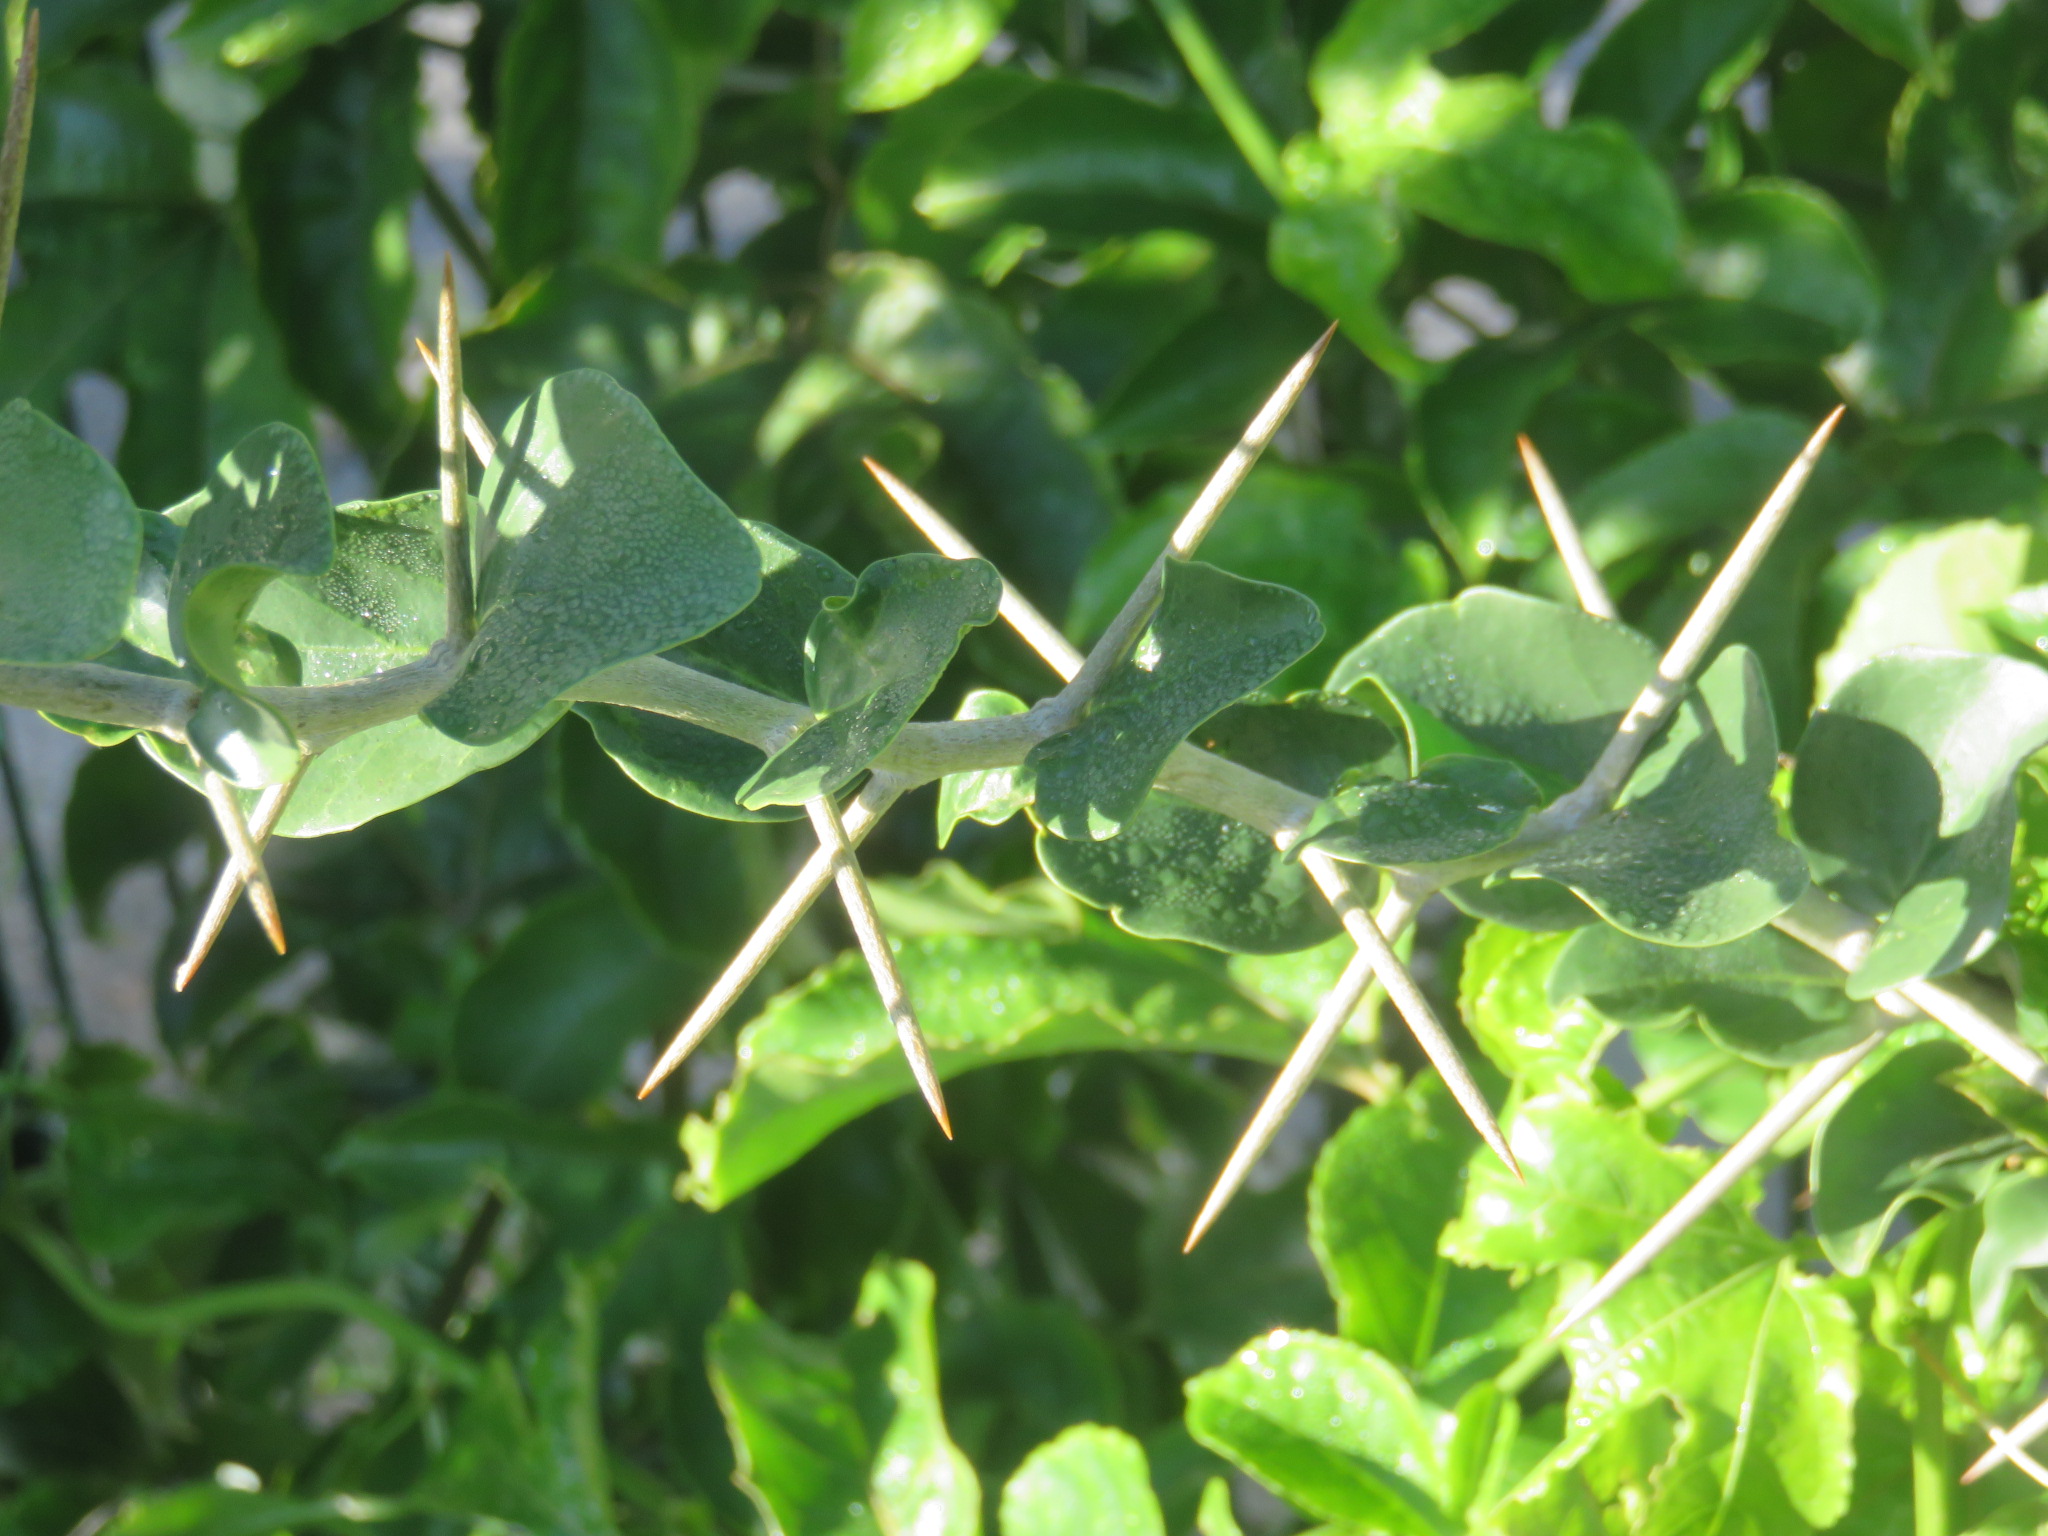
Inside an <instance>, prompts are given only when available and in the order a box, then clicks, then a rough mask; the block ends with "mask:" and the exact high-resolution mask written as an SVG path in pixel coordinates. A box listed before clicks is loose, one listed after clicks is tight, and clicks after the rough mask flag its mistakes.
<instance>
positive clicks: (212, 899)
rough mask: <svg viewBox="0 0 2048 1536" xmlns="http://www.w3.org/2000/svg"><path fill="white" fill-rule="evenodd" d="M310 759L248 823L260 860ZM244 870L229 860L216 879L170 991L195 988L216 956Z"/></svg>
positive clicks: (275, 788) (270, 792)
mask: <svg viewBox="0 0 2048 1536" xmlns="http://www.w3.org/2000/svg"><path fill="white" fill-rule="evenodd" d="M310 762H312V759H311V758H310V757H307V758H303V759H301V760H300V763H299V767H298V771H297V772H295V773H294V774H293V775H292V776H291V777H290V778H289V779H287V780H285V781H284V783H282V784H273V785H271V786H270V787H269V788H268V789H266V790H264V791H263V793H262V795H261V796H260V797H259V798H258V799H257V801H256V814H255V816H254V817H253V818H252V819H251V821H250V823H249V840H250V843H251V845H252V846H253V847H254V848H255V850H256V853H257V856H258V857H259V858H260V857H261V856H262V853H263V850H264V848H265V846H266V845H268V843H269V842H270V834H271V833H272V832H275V831H276V830H277V824H278V823H279V822H280V821H282V820H283V819H284V809H285V806H286V804H287V803H288V802H289V801H290V800H291V797H292V791H293V790H295V789H297V788H298V787H299V780H300V779H302V778H304V777H305V774H306V766H307V764H309V763H310ZM243 884H244V881H243V879H242V866H241V864H240V863H238V862H237V861H236V860H235V859H233V858H230V859H229V860H228V861H227V862H226V863H225V864H223V865H222V866H221V870H220V873H219V875H217V876H216V877H215V878H214V882H213V893H212V894H211V895H210V896H208V897H207V900H206V910H205V911H204V912H203V913H201V914H200V917H199V925H198V926H197V927H196V928H194V929H193V931H192V942H191V944H190V945H189V946H187V948H186V950H185V958H184V959H183V960H181V961H179V962H178V969H177V970H176V972H175V973H173V975H172V977H171V990H172V991H174V992H182V991H184V990H185V989H186V988H187V987H189V986H190V985H191V984H192V978H193V977H194V976H196V975H198V974H199V967H200V966H201V965H203V964H205V963H206V957H207V956H208V955H209V954H211V953H212V952H213V946H214V943H215V941H216V940H218V939H219V938H220V931H221V929H222V928H223V927H225V926H226V924H227V920H228V914H229V913H231V912H233V911H234V909H235V899H236V898H237V897H238V896H240V895H241V894H242V886H243Z"/></svg>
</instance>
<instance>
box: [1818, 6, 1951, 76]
mask: <svg viewBox="0 0 2048 1536" xmlns="http://www.w3.org/2000/svg"><path fill="white" fill-rule="evenodd" d="M1815 4H1816V5H1818V7H1819V8H1820V9H1821V10H1822V11H1824V12H1826V13H1827V15H1828V16H1830V17H1832V18H1833V19H1834V21H1835V23H1836V24H1837V25H1838V26H1840V27H1841V28H1842V30H1843V31H1845V32H1848V33H1850V34H1852V35H1853V36H1854V37H1855V38H1856V39H1857V40H1858V41H1859V42H1861V43H1862V44H1863V45H1864V46H1865V47H1866V48H1869V49H1871V50H1873V51H1874V52H1877V53H1881V54H1883V55H1884V56H1885V57H1886V58H1888V59H1896V60H1897V61H1898V62H1899V63H1901V64H1903V65H1905V66H1906V67H1907V68H1908V69H1917V68H1919V67H1920V66H1921V65H1922V64H1925V63H1926V62H1927V57H1928V55H1929V54H1930V53H1931V52H1932V51H1933V48H1934V44H1933V41H1932V39H1931V38H1930V37H1929V35H1928V28H1927V20H1928V12H1929V10H1931V9H1932V6H1931V5H1930V3H1929V0H1815Z"/></svg>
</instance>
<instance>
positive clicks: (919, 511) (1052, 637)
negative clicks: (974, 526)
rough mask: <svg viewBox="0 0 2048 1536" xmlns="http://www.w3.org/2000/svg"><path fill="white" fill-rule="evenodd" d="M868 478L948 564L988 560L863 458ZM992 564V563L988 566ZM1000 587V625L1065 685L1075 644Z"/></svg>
mask: <svg viewBox="0 0 2048 1536" xmlns="http://www.w3.org/2000/svg"><path fill="white" fill-rule="evenodd" d="M861 463H863V464H865V465H866V466H867V471H868V473H869V474H871V475H873V476H874V477H875V482H876V483H877V484H878V485H880V486H881V487H882V489H883V491H884V492H886V493H887V495H888V497H889V499H890V500H891V501H893V502H895V503H896V507H897V510H898V511H900V512H902V514H903V515H904V516H905V517H907V518H909V519H910V521H911V523H912V525H913V526H914V527H915V528H916V529H917V531H918V532H919V533H921V534H923V535H924V536H925V538H926V539H927V540H929V541H930V543H931V546H932V548H934V549H936V550H937V551H938V552H939V553H940V554H942V555H944V556H945V557H946V558H947V559H949V560H986V559H987V558H988V557H987V556H986V555H984V554H982V552H981V551H980V550H978V549H976V548H975V547H974V546H973V544H971V543H969V542H968V540H967V537H966V535H965V534H963V533H961V532H960V530H959V529H957V528H955V527H954V526H953V525H952V524H951V523H949V522H947V521H946V519H945V518H944V517H943V516H942V515H941V514H940V512H939V510H938V508H936V507H934V506H933V505H932V504H931V503H930V502H928V501H926V500H925V499H924V498H923V497H922V496H920V495H918V494H917V492H916V491H913V490H912V489H911V488H910V487H909V486H907V485H905V484H904V483H903V482H902V481H901V480H899V479H897V478H896V476H894V475H892V474H890V473H889V471H888V470H886V469H884V468H883V467H882V466H881V465H880V464H877V463H876V462H875V461H874V460H873V459H871V458H865V457H864V458H862V459H861ZM990 563H991V564H993V563H994V562H992V561H991V562H990ZM996 574H997V575H998V576H999V577H1001V579H1002V583H1003V601H1002V608H1001V610H1000V611H1001V613H1002V617H1003V622H1005V623H1006V624H1008V625H1009V626H1010V628H1012V629H1013V630H1015V631H1016V632H1017V634H1018V635H1019V636H1020V637H1021V638H1022V639H1023V641H1024V643H1025V644H1026V645H1028V646H1030V647H1031V649H1032V650H1034V651H1036V652H1037V653H1038V654H1039V656H1040V658H1042V659H1043V660H1044V662H1045V664H1046V665H1047V666H1049V667H1051V668H1052V669H1053V671H1054V672H1056V673H1058V674H1059V677H1060V681H1062V682H1066V681H1067V680H1069V679H1071V678H1072V677H1073V675H1074V674H1075V673H1076V672H1079V671H1080V670H1081V653H1080V651H1079V650H1077V649H1076V648H1075V646H1074V642H1073V641H1071V640H1069V639H1068V638H1067V637H1066V636H1065V635H1063V634H1061V633H1060V628H1059V626H1058V625H1057V624H1055V623H1053V621H1052V620H1051V619H1048V618H1047V617H1046V616H1045V615H1044V614H1042V613H1040V612H1039V611H1038V609H1037V608H1036V607H1035V606H1033V604H1032V602H1031V600H1030V599H1029V598H1027V597H1025V596H1024V594H1023V593H1021V592H1019V591H1018V590H1017V589H1016V588H1015V587H1014V586H1012V585H1011V584H1010V578H1009V577H1007V576H1003V575H1002V573H1001V572H1000V571H998V572H997V573H996Z"/></svg>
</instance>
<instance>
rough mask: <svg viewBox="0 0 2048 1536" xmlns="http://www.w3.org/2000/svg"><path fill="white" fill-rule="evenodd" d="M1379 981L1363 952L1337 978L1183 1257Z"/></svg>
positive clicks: (1191, 1232) (1220, 1179)
mask: <svg viewBox="0 0 2048 1536" xmlns="http://www.w3.org/2000/svg"><path fill="white" fill-rule="evenodd" d="M1374 980H1375V974H1374V971H1373V966H1372V961H1371V960H1370V959H1369V958H1368V957H1367V956H1366V954H1365V952H1364V951H1363V950H1360V951H1359V952H1358V953H1356V954H1354V955H1353V956H1352V957H1351V963H1350V964H1349V965H1347V966H1345V967H1344V974H1343V975H1342V976H1340V977H1338V978H1337V985H1336V986H1334V987H1332V988H1331V989H1330V992H1329V995H1328V996H1327V997H1325V998H1324V999H1323V1001H1322V1005H1321V1006H1320V1007H1319V1008H1317V1009H1316V1016H1315V1018H1314V1019H1313V1020H1312V1021H1311V1022H1310V1024H1309V1027H1308V1029H1307V1030H1306V1031H1305V1032H1304V1033H1303V1035H1302V1037H1301V1040H1300V1042H1299V1043H1298V1044H1296V1046H1295V1047H1294V1052H1293V1054H1292V1055H1290V1056H1289V1057H1288V1058H1287V1064H1286V1065H1285V1066H1284V1067H1282V1068H1281V1069H1280V1075H1279V1076H1278V1077H1276V1078H1275V1079H1274V1080H1273V1086H1272V1087H1271V1088H1269V1089H1267V1090H1266V1097H1265V1098H1264V1099H1263V1100H1262V1101H1261V1102H1260V1104H1259V1108H1258V1112H1257V1113H1256V1114H1254V1115H1253V1116H1252V1119H1251V1124H1249V1125H1247V1126H1246V1127H1245V1129H1244V1134H1243V1135H1242V1136H1240V1137H1239V1138H1238V1141H1237V1146H1236V1147H1235V1148H1233V1149H1232V1150H1231V1154H1230V1161H1228V1162H1227V1163H1225V1164H1224V1165H1223V1171H1222V1172H1221V1173H1219V1174H1218V1175H1217V1176H1216V1183H1215V1185H1214V1187H1213V1188H1211V1189H1210V1191H1209V1198H1208V1199H1207V1200H1205V1201H1203V1202H1202V1210H1201V1213H1200V1214H1199V1215H1198V1216H1196V1217H1195V1223H1194V1225H1193V1226H1192V1227H1190V1228H1189V1229H1188V1240H1187V1241H1186V1242H1185V1243H1183V1244H1182V1245H1181V1252H1182V1253H1192V1252H1194V1249H1195V1244H1197V1243H1199V1242H1200V1241H1201V1240H1202V1234H1203V1233H1205V1232H1207V1231H1208V1230H1209V1228H1210V1226H1211V1224H1213V1223H1214V1222H1215V1220H1216V1218H1217V1217H1218V1216H1220V1215H1222V1214H1223V1208H1224V1207H1225V1206H1226V1205H1228V1204H1229V1203H1230V1201H1231V1198H1232V1197H1233V1196H1234V1195H1236V1193H1237V1191H1238V1189H1239V1188H1240V1187H1241V1186H1242V1185H1243V1183H1244V1181H1245V1178H1246V1176H1247V1175H1248V1174H1250V1173H1251V1171H1252V1168H1253V1167H1254V1165H1256V1164H1257V1162H1258V1160H1259V1157H1260V1155H1261V1154H1262V1153H1264V1152H1265V1150H1266V1148H1267V1147H1268V1146H1269V1145H1271V1143H1272V1140H1273V1138H1274V1136H1276V1135H1278V1134H1279V1131H1280V1127H1281V1126H1282V1125H1284V1124H1285V1123H1286V1121H1287V1117H1288V1115H1290V1114H1292V1113H1293V1111H1294V1106H1295V1105H1296V1104H1298V1103H1300V1102H1301V1096H1302V1095H1303V1094H1304V1093H1306V1092H1307V1091H1308V1085H1309V1084H1310V1083H1311V1082H1313V1081H1314V1080H1315V1075H1316V1070H1317V1069H1318V1068H1319V1067H1321V1066H1322V1064H1323V1058H1324V1057H1325V1056H1327V1055H1329V1054H1330V1048H1331V1047H1332V1046H1333V1045H1335V1044H1336V1043H1337V1036H1338V1035H1339V1034H1340V1033H1342V1032H1343V1029H1344V1025H1345V1024H1346V1022H1348V1021H1349V1020H1350V1018H1351V1015H1352V1014H1353V1013H1355V1012H1357V1011H1358V1005H1359V1003H1360V1002H1362V1001H1363V1000H1364V998H1365V994H1366V992H1367V990H1368V989H1369V988H1370V987H1371V986H1372V984H1373V981H1374Z"/></svg>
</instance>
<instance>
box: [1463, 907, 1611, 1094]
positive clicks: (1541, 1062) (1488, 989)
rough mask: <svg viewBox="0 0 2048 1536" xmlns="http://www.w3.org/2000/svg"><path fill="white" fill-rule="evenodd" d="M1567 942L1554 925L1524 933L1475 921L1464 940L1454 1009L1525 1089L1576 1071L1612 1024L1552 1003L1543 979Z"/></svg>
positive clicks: (1591, 1060) (1587, 1064)
mask: <svg viewBox="0 0 2048 1536" xmlns="http://www.w3.org/2000/svg"><path fill="white" fill-rule="evenodd" d="M1569 942H1570V938H1569V936H1568V935H1565V934H1559V933H1525V932H1522V931H1521V930H1520V929H1517V928H1513V927H1508V926H1504V925H1502V924H1500V923H1495V922H1486V923H1481V924H1480V925H1479V927H1478V928H1477V929H1476V930H1475V931H1474V932H1473V934H1472V936H1471V937H1470V938H1469V939H1467V940H1466V941H1465V954H1464V959H1463V962H1462V964H1461V965H1460V967H1459V972H1458V1012H1459V1014H1460V1015H1461V1016H1462V1017H1463V1018H1464V1020H1465V1024H1466V1027H1467V1028H1469V1029H1470V1030H1471V1031H1472V1037H1473V1038H1474V1039H1475V1040H1477V1041H1478V1042H1479V1048H1480V1049H1481V1050H1483V1051H1485V1052H1486V1054H1487V1056H1488V1057H1489V1058H1490V1059H1491V1060H1492V1062H1493V1064H1494V1065H1495V1066H1497V1067H1499V1068H1500V1069H1501V1071H1503V1072H1505V1073H1507V1074H1508V1075H1509V1076H1510V1077H1513V1078H1515V1079H1517V1080H1518V1081H1520V1082H1523V1083H1526V1084H1527V1085H1528V1086H1529V1087H1530V1088H1531V1089H1532V1090H1533V1091H1535V1092H1538V1093H1541V1092H1546V1091H1548V1090H1549V1089H1550V1088H1551V1087H1552V1086H1553V1085H1555V1084H1556V1083H1557V1082H1558V1081H1559V1080H1560V1079H1577V1078H1581V1077H1584V1076H1585V1075H1586V1074H1587V1073H1588V1072H1590V1071H1591V1070H1592V1068H1593V1065H1594V1064H1595V1063H1596V1062H1597V1061H1598V1060H1599V1059H1600V1053H1601V1052H1602V1051H1603V1050H1604V1049H1605V1048H1606V1045H1607V1041H1608V1037H1609V1036H1610V1035H1611V1034H1612V1030H1611V1029H1610V1028H1609V1027H1608V1026H1607V1024H1606V1023H1605V1022H1604V1021H1603V1020H1601V1019H1599V1018H1597V1017H1595V1016H1594V1015H1592V1014H1589V1013H1587V1012H1586V1011H1585V1010H1584V1009H1580V1008H1558V1007H1557V1006H1555V1005H1554V1004H1553V1003H1552V1002H1551V1000H1550V993H1549V984H1550V976H1551V973H1552V971H1553V970H1554V969H1555V967H1556V966H1557V963H1558V957H1559V955H1560V954H1561V953H1562V952H1563V950H1564V948H1565V946H1566V945H1567V944H1568V943H1569Z"/></svg>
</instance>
